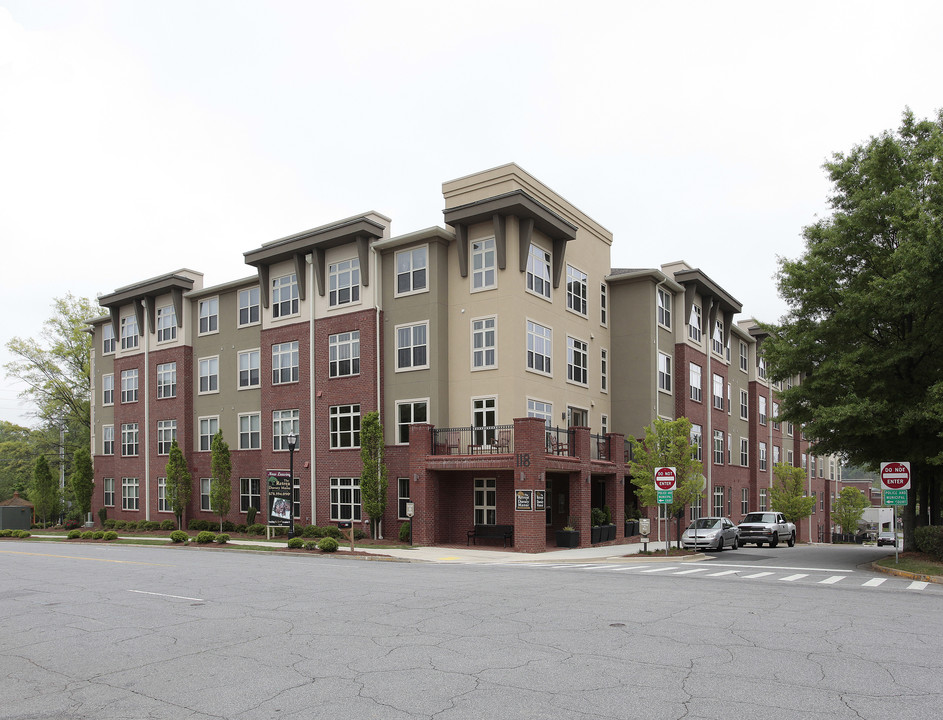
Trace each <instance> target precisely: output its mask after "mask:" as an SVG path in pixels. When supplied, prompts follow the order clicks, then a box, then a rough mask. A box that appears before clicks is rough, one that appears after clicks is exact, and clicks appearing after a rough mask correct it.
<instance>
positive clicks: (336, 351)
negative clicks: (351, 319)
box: [328, 330, 360, 378]
mask: <svg viewBox="0 0 943 720" xmlns="http://www.w3.org/2000/svg"><path fill="white" fill-rule="evenodd" d="M328 353H329V356H330V359H329V362H330V365H329V368H330V376H331V377H332V378H333V377H347V376H348V375H359V374H360V331H359V330H352V331H351V332H345V333H338V334H337V335H331V336H330V338H329V339H328Z"/></svg>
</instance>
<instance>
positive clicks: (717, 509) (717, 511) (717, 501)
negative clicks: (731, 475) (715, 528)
mask: <svg viewBox="0 0 943 720" xmlns="http://www.w3.org/2000/svg"><path fill="white" fill-rule="evenodd" d="M723 514H724V486H723V485H716V486H714V516H715V517H720V516H721V515H723Z"/></svg>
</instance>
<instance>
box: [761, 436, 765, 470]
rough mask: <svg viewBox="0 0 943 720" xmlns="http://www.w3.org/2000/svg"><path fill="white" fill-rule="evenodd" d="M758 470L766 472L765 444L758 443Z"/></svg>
mask: <svg viewBox="0 0 943 720" xmlns="http://www.w3.org/2000/svg"><path fill="white" fill-rule="evenodd" d="M760 470H766V443H765V442H761V443H760Z"/></svg>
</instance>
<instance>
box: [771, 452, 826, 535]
mask: <svg viewBox="0 0 943 720" xmlns="http://www.w3.org/2000/svg"><path fill="white" fill-rule="evenodd" d="M773 474H774V475H775V476H776V482H775V483H773V487H772V488H770V507H771V508H772V509H773V510H775V511H776V512H781V513H782V514H783V517H785V518H786V520H788V521H789V522H791V523H795V524H796V525H798V524H799V521H800V520H804V519H805V518H807V517H809V516H810V515H811V514H812V511H813V510H815V498H814V497H812V496H811V495H809V496H807V495H805V489H804V488H803V487H802V486H803V483H804V482H805V479H806V471H805V470H803V469H802V468H797V467H793V466H792V465H785V464H783V463H778V464H776V465H774V466H773Z"/></svg>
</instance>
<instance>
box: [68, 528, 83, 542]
mask: <svg viewBox="0 0 943 720" xmlns="http://www.w3.org/2000/svg"><path fill="white" fill-rule="evenodd" d="M80 537H82V531H81V530H79V529H78V528H74V529H72V530H69V535H68V538H69V540H75V539H76V538H80Z"/></svg>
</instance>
